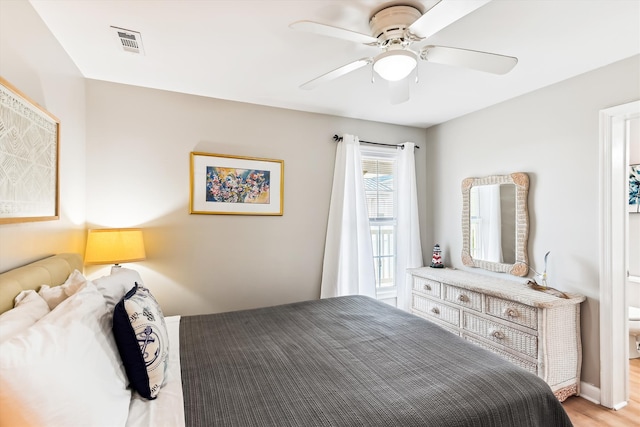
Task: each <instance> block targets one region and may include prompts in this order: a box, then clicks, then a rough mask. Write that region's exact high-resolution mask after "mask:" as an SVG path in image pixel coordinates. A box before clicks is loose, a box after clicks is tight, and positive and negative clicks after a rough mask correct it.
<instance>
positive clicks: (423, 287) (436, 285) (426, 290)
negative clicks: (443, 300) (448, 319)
mask: <svg viewBox="0 0 640 427" xmlns="http://www.w3.org/2000/svg"><path fill="white" fill-rule="evenodd" d="M440 287H441V285H440V282H436V281H434V280H429V279H425V278H423V277H415V276H414V278H413V290H414V291H420V292H422V293H423V294H426V295H431V296H433V297H437V298H440Z"/></svg>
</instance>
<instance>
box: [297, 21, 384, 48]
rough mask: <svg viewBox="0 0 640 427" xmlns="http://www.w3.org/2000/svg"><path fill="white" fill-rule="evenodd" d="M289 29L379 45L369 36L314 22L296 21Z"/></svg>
mask: <svg viewBox="0 0 640 427" xmlns="http://www.w3.org/2000/svg"><path fill="white" fill-rule="evenodd" d="M289 28H292V29H294V30H300V31H306V32H308V33H314V34H320V35H323V36H329V37H335V38H339V39H343V40H349V41H352V42H356V43H364V44H377V43H378V39H377V38H375V37H372V36H370V35H368V34H362V33H358V32H356V31H351V30H347V29H344V28H340V27H334V26H332V25H327V24H321V23H319V22H313V21H296V22H293V23H291V24H289Z"/></svg>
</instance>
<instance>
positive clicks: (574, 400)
mask: <svg viewBox="0 0 640 427" xmlns="http://www.w3.org/2000/svg"><path fill="white" fill-rule="evenodd" d="M629 391H630V393H629V403H628V404H627V406H625V407H624V408H622V409H621V410H619V411H614V410H612V409H607V408H605V407H604V406H600V405H596V404H594V403H591V402H589V401H588V400H586V399H583V398H581V397H575V396H572V397H570V398H568V399H567V400H565V401H564V403H563V404H562V405H563V406H564V409H565V411H567V414H569V418H571V422H572V423H573V425H574V427H591V426H594V427H595V426H598V427H605V426H610V427H618V426H620V427H623V426H624V427H630V426H640V359H633V360H631V361H630V363H629Z"/></svg>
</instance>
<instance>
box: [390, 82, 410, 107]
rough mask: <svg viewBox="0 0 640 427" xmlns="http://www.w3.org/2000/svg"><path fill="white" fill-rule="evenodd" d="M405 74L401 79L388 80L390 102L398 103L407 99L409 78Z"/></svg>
mask: <svg viewBox="0 0 640 427" xmlns="http://www.w3.org/2000/svg"><path fill="white" fill-rule="evenodd" d="M410 79H411V76H407V77H405V78H404V79H402V80H397V81H390V82H389V96H390V97H389V99H390V101H391V104H393V105H398V104H402V103H403V102H406V101H408V100H409V80H410Z"/></svg>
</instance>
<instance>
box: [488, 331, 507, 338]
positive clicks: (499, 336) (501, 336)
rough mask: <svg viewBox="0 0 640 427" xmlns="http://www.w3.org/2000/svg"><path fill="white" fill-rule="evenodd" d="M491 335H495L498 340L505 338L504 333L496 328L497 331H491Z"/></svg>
mask: <svg viewBox="0 0 640 427" xmlns="http://www.w3.org/2000/svg"><path fill="white" fill-rule="evenodd" d="M491 336H492V337H494V338H495V339H498V340H503V339H504V333H502V332H500V331H498V330H495V331H491Z"/></svg>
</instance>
